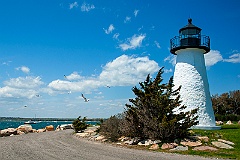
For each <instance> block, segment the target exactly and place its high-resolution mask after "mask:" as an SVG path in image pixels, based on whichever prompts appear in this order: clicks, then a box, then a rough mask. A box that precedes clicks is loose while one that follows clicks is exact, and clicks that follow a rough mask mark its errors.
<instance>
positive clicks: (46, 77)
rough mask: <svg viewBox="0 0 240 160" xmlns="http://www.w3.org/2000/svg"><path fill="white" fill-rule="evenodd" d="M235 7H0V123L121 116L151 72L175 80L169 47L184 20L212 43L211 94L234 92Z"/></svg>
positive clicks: (12, 2)
mask: <svg viewBox="0 0 240 160" xmlns="http://www.w3.org/2000/svg"><path fill="white" fill-rule="evenodd" d="M239 8H240V1H238V0H230V1H227V0H221V1H216V0H199V1H192V0H182V1H173V0H168V1H162V0H159V1H157V0H148V1H145V0H142V1H137V0H132V1H129V0H120V1H119V0H112V1H105V0H104V1H100V0H51V1H49V0H41V1H39V0H35V1H32V0H26V1H19V0H8V1H0V22H1V25H0V87H1V88H0V116H15V117H34V116H35V115H36V116H37V117H63V118H75V117H78V116H79V115H81V116H87V117H88V118H97V117H102V118H107V117H110V116H111V115H115V114H117V113H121V112H123V111H124V106H125V104H126V103H129V101H128V99H129V98H134V97H135V96H134V94H133V93H132V91H131V88H132V87H134V86H136V85H138V82H140V81H144V80H145V78H146V76H147V74H148V73H150V74H151V75H152V76H153V77H154V76H155V75H156V73H157V71H158V70H159V69H160V68H161V67H164V69H165V73H164V74H163V78H164V81H165V82H167V81H168V79H169V78H170V77H171V76H173V72H174V65H175V64H174V62H175V61H174V60H175V57H174V56H173V55H171V54H170V51H169V43H170V42H169V41H170V39H171V38H173V37H174V36H176V35H178V31H179V29H180V28H181V27H183V26H185V25H187V19H188V18H189V17H191V18H192V19H193V24H194V25H196V26H198V27H200V28H202V34H203V35H208V36H210V38H211V51H210V52H209V53H208V54H205V61H206V66H207V67H206V68H207V74H208V80H209V86H210V92H211V94H212V95H213V94H221V93H225V92H229V91H233V90H239V89H240V70H239V69H240V44H239V36H240V30H239V26H240V10H239ZM64 75H65V76H64ZM107 86H110V88H109V87H107ZM82 93H83V94H84V96H85V97H86V98H87V99H89V102H84V100H83V98H82V96H81V94H82ZM24 106H27V107H24Z"/></svg>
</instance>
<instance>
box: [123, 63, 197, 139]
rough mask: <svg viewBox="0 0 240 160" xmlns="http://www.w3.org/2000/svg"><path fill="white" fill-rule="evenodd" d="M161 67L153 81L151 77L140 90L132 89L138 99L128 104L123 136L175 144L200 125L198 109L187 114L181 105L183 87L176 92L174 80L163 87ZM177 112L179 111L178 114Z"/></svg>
mask: <svg viewBox="0 0 240 160" xmlns="http://www.w3.org/2000/svg"><path fill="white" fill-rule="evenodd" d="M162 73H163V68H161V69H160V70H159V72H158V74H157V76H156V78H155V79H154V81H152V80H151V78H150V75H148V76H147V78H146V80H145V81H144V82H140V83H139V85H140V88H137V87H136V86H135V87H134V88H133V89H132V91H133V92H134V94H135V95H136V98H135V99H130V100H129V101H130V102H131V103H132V105H129V104H126V111H125V113H124V120H123V121H122V123H121V127H120V128H121V132H122V133H123V134H124V135H127V136H132V137H140V138H144V139H145V138H150V139H159V140H162V141H172V140H174V139H177V138H184V137H186V136H187V135H188V129H189V128H190V127H192V126H193V125H196V124H197V123H198V122H197V121H196V120H197V116H195V114H196V113H197V109H194V110H191V111H187V112H185V111H184V109H186V106H183V105H181V101H180V95H179V91H180V87H179V88H177V89H175V90H173V87H174V84H173V77H171V78H170V79H169V81H168V83H166V84H162V81H163V79H162V76H161V75H162ZM176 111H177V112H176Z"/></svg>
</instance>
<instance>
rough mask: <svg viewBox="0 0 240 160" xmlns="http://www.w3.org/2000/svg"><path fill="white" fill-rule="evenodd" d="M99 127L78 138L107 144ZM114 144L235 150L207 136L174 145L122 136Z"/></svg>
mask: <svg viewBox="0 0 240 160" xmlns="http://www.w3.org/2000/svg"><path fill="white" fill-rule="evenodd" d="M97 128H98V126H95V127H88V128H87V129H86V130H84V132H82V133H76V134H75V136H76V137H78V138H85V139H88V140H90V141H98V142H107V141H108V139H107V138H106V137H104V136H103V135H100V134H98V133H97V132H96V130H97ZM114 144H116V145H119V146H133V145H135V146H146V147H148V148H149V150H159V149H162V150H169V151H186V150H190V149H191V150H195V151H204V150H205V151H217V150H219V149H221V148H224V149H233V148H234V145H235V144H234V143H233V142H230V141H228V140H224V139H221V138H218V139H215V140H210V139H209V137H207V136H190V137H188V138H186V139H184V140H181V141H179V140H173V142H172V143H162V142H161V141H160V140H154V141H153V140H150V139H146V140H141V139H139V138H130V137H125V136H122V137H120V138H119V139H118V142H115V143H114Z"/></svg>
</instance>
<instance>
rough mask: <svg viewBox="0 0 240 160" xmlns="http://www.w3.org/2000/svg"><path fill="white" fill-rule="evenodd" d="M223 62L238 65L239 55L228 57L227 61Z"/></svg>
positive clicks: (239, 61)
mask: <svg viewBox="0 0 240 160" xmlns="http://www.w3.org/2000/svg"><path fill="white" fill-rule="evenodd" d="M223 61H224V62H230V63H240V53H235V54H233V55H231V56H229V58H228V59H224V60H223Z"/></svg>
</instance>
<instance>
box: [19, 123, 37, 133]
mask: <svg viewBox="0 0 240 160" xmlns="http://www.w3.org/2000/svg"><path fill="white" fill-rule="evenodd" d="M17 130H19V131H21V132H24V133H28V132H33V128H32V126H31V125H30V124H23V125H20V126H19V127H18V128H17Z"/></svg>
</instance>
